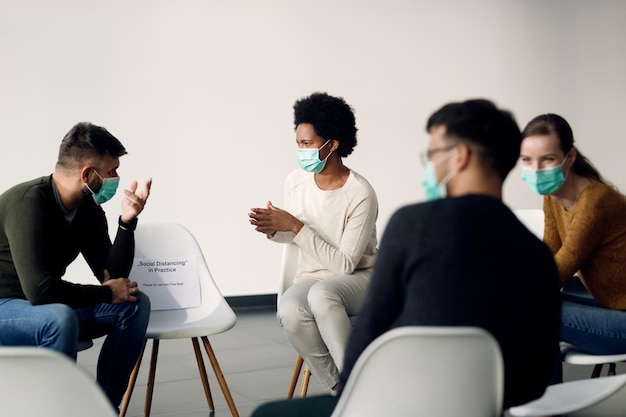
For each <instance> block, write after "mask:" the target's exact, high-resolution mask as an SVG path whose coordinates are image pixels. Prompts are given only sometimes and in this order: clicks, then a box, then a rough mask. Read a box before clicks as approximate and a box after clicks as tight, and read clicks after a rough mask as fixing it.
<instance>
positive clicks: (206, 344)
mask: <svg viewBox="0 0 626 417" xmlns="http://www.w3.org/2000/svg"><path fill="white" fill-rule="evenodd" d="M202 342H203V343H204V349H205V350H206V353H207V354H208V355H209V360H210V361H211V366H212V367H213V371H214V372H215V376H216V377H217V382H219V384H220V388H221V389H222V393H223V394H224V398H225V399H226V403H227V404H228V408H230V412H231V414H232V415H233V417H239V412H237V407H235V402H234V401H233V397H232V395H230V390H229V389H228V384H227V383H226V379H224V374H222V369H221V368H220V365H219V363H218V362H217V358H216V357H215V353H214V352H213V348H212V347H211V344H210V343H209V338H208V337H206V336H202Z"/></svg>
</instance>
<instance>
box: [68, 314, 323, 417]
mask: <svg viewBox="0 0 626 417" xmlns="http://www.w3.org/2000/svg"><path fill="white" fill-rule="evenodd" d="M209 341H210V343H211V346H212V347H213V350H214V351H215V356H216V357H217V359H218V361H219V364H220V367H221V368H222V373H223V374H224V377H225V379H226V382H227V383H228V386H229V388H230V392H231V394H232V396H233V399H234V401H235V404H236V406H237V411H238V412H239V415H240V417H248V416H250V414H252V410H254V408H255V407H256V406H257V405H259V404H261V403H263V402H265V401H268V400H272V399H279V398H285V397H286V395H287V388H288V385H289V381H290V379H291V373H292V371H293V365H294V362H295V359H296V352H295V350H294V349H293V348H292V347H291V345H290V344H289V342H288V341H287V338H286V337H285V335H284V333H283V331H282V329H281V328H280V326H279V324H278V322H277V320H276V314H275V312H274V311H269V310H253V311H250V310H244V311H237V324H236V325H235V327H233V328H232V329H231V330H229V331H227V332H225V333H222V334H218V335H214V336H211V337H209ZM102 342H103V339H97V340H95V341H94V347H92V348H91V349H88V350H85V351H83V352H80V353H79V354H78V363H79V365H81V366H82V367H84V368H85V369H86V370H87V371H88V372H89V373H91V374H93V375H95V369H96V362H97V359H98V353H99V351H100V347H101V345H102ZM151 345H152V342H151V341H149V342H148V346H147V348H146V353H145V354H144V357H143V360H142V365H141V368H140V372H139V377H138V378H137V386H136V388H135V391H134V393H133V396H132V399H131V402H130V406H129V409H128V412H127V414H126V415H127V416H128V417H136V416H142V415H143V406H144V398H145V393H146V381H147V379H148V368H149V360H150V350H151V348H152V346H151ZM205 363H206V365H207V367H208V374H209V384H210V386H211V392H212V394H213V400H214V402H215V415H216V416H230V415H231V414H230V410H229V409H228V406H227V405H226V401H225V400H224V396H223V395H222V391H221V390H220V387H219V385H218V383H217V380H216V378H215V374H214V373H213V370H212V368H211V366H210V364H209V361H208V358H207V357H206V355H205ZM321 392H322V390H321V388H320V387H319V385H317V382H316V381H314V378H311V384H310V385H309V393H321ZM151 415H152V416H177V417H199V416H208V415H209V410H208V406H207V401H206V398H205V396H204V391H203V388H202V383H201V382H200V379H199V374H198V367H197V365H196V359H195V355H194V353H193V346H192V344H191V341H190V340H189V339H182V340H163V341H161V343H160V346H159V361H158V364H157V371H156V379H155V388H154V398H153V401H152V412H151Z"/></svg>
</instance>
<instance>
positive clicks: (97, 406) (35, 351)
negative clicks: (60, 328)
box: [0, 347, 117, 417]
mask: <svg viewBox="0 0 626 417" xmlns="http://www.w3.org/2000/svg"><path fill="white" fill-rule="evenodd" d="M0 411H1V413H2V415H3V416H28V417H39V416H41V417H44V416H45V417H61V416H63V417H85V416H90V417H116V416H117V413H116V412H115V410H114V409H113V407H112V406H111V403H110V402H109V400H108V399H107V398H106V396H105V395H104V392H102V390H101V389H100V387H99V386H98V385H97V384H96V382H95V381H94V380H93V378H92V377H91V376H90V375H88V374H87V372H85V371H84V370H83V369H82V368H80V367H78V366H77V365H76V363H75V362H73V361H71V360H70V359H69V358H67V357H66V356H64V355H62V354H60V353H58V352H56V351H54V350H51V349H47V348H36V347H0Z"/></svg>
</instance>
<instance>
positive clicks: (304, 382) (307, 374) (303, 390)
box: [300, 364, 311, 398]
mask: <svg viewBox="0 0 626 417" xmlns="http://www.w3.org/2000/svg"><path fill="white" fill-rule="evenodd" d="M310 379H311V370H310V369H309V366H308V365H307V364H304V375H302V385H301V386H300V398H304V397H306V392H307V390H308V389H309V380H310Z"/></svg>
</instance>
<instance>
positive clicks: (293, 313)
mask: <svg viewBox="0 0 626 417" xmlns="http://www.w3.org/2000/svg"><path fill="white" fill-rule="evenodd" d="M276 315H277V316H278V320H279V321H280V325H281V326H282V327H283V328H284V329H285V330H286V331H288V332H295V331H296V330H297V329H298V328H299V327H300V326H301V324H302V321H303V320H305V318H306V317H307V316H308V315H310V314H308V313H307V309H306V306H304V305H303V304H302V302H299V301H298V300H296V299H293V298H286V297H283V298H282V299H281V300H280V304H279V305H278V309H277V312H276Z"/></svg>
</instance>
